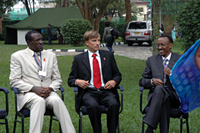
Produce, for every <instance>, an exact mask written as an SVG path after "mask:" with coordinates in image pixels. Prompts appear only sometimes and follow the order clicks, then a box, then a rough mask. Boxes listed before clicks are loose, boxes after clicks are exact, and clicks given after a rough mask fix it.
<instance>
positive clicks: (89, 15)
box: [76, 0, 109, 31]
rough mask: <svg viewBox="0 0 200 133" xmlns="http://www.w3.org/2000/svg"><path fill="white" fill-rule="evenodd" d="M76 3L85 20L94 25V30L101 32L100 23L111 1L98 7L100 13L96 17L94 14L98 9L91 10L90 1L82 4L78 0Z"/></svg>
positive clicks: (105, 1) (106, 1)
mask: <svg viewBox="0 0 200 133" xmlns="http://www.w3.org/2000/svg"><path fill="white" fill-rule="evenodd" d="M76 3H77V5H78V7H79V9H80V12H81V14H82V16H83V18H84V19H86V20H88V21H89V22H90V23H91V24H92V26H93V29H94V30H96V31H99V23H100V21H101V18H102V17H103V14H104V12H105V10H106V7H107V5H108V3H109V0H103V1H102V4H103V5H98V6H99V7H97V8H98V12H97V13H96V15H94V14H93V13H94V11H95V10H96V9H94V10H92V9H91V8H90V0H84V3H82V1H81V0H76Z"/></svg>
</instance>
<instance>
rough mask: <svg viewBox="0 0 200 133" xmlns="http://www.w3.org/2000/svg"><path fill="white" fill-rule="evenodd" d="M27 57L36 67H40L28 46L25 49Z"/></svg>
mask: <svg viewBox="0 0 200 133" xmlns="http://www.w3.org/2000/svg"><path fill="white" fill-rule="evenodd" d="M25 57H27V58H28V61H30V62H31V64H33V66H35V67H36V68H38V66H37V64H36V62H35V59H34V57H33V56H32V55H31V54H30V53H29V50H28V48H27V49H26V50H25Z"/></svg>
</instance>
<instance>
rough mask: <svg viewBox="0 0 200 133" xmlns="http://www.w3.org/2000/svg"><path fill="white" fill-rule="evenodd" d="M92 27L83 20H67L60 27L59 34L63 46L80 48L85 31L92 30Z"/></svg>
mask: <svg viewBox="0 0 200 133" xmlns="http://www.w3.org/2000/svg"><path fill="white" fill-rule="evenodd" d="M92 29H93V28H92V25H91V24H90V22H89V21H87V20H84V19H68V20H66V21H65V22H64V23H63V24H62V26H61V33H62V35H63V38H64V43H65V44H72V45H74V46H82V45H83V44H84V42H83V35H84V33H85V32H86V31H89V30H92Z"/></svg>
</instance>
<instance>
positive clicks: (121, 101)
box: [74, 86, 124, 133]
mask: <svg viewBox="0 0 200 133" xmlns="http://www.w3.org/2000/svg"><path fill="white" fill-rule="evenodd" d="M118 89H120V92H121V100H120V109H119V114H120V113H121V112H122V111H123V91H124V87H123V86H119V88H118ZM74 93H75V105H76V98H77V94H78V88H77V87H74ZM101 112H102V113H103V114H105V113H106V107H105V106H101ZM76 113H77V114H78V115H79V133H82V116H83V115H88V111H87V108H86V106H81V108H80V110H79V112H76ZM117 130H118V133H119V132H120V129H119V119H118V125H117Z"/></svg>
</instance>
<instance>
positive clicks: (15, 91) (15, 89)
mask: <svg viewBox="0 0 200 133" xmlns="http://www.w3.org/2000/svg"><path fill="white" fill-rule="evenodd" d="M11 89H12V90H13V91H14V93H15V94H18V93H19V90H18V88H14V87H11Z"/></svg>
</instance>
